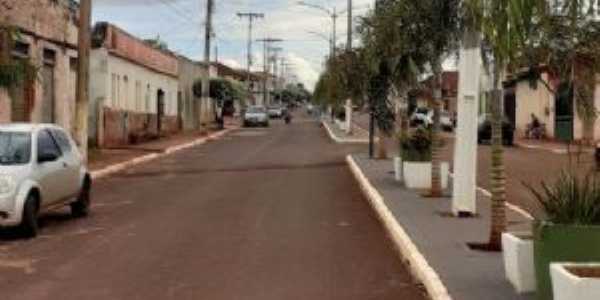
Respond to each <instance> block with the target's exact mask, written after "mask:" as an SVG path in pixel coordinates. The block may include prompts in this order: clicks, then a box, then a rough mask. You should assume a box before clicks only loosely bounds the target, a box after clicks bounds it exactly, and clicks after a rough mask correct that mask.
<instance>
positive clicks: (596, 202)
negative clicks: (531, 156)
mask: <svg viewBox="0 0 600 300" xmlns="http://www.w3.org/2000/svg"><path fill="white" fill-rule="evenodd" d="M525 186H526V187H527V188H528V189H529V190H530V191H531V193H532V194H533V195H534V197H535V199H536V200H537V201H538V203H539V204H540V205H541V206H542V207H543V208H544V211H545V213H546V218H547V220H548V221H550V222H552V223H555V224H565V225H600V178H599V177H598V176H597V175H596V174H595V173H589V174H587V175H586V176H583V177H579V176H577V175H574V174H572V173H568V172H566V171H565V172H562V173H561V174H560V176H559V177H558V179H557V180H556V182H554V183H553V184H547V183H546V182H542V184H541V188H540V189H539V190H538V189H535V188H533V187H532V186H530V185H527V184H525Z"/></svg>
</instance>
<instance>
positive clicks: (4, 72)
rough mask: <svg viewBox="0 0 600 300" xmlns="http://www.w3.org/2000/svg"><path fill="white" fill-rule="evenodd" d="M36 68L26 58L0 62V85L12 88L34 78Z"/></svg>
mask: <svg viewBox="0 0 600 300" xmlns="http://www.w3.org/2000/svg"><path fill="white" fill-rule="evenodd" d="M36 74H37V68H36V67H35V66H33V65H32V64H31V63H29V61H27V60H13V61H11V62H9V63H0V87H2V88H12V87H15V86H18V85H20V84H22V83H23V82H28V81H33V80H35V78H36Z"/></svg>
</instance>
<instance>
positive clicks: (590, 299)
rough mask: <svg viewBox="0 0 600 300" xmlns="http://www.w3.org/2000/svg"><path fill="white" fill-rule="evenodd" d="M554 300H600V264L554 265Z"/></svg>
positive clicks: (552, 271) (551, 267) (551, 270)
mask: <svg viewBox="0 0 600 300" xmlns="http://www.w3.org/2000/svg"><path fill="white" fill-rule="evenodd" d="M550 273H551V275H552V290H553V293H554V300H574V299H577V300H597V299H600V263H592V264H587V263H582V264H578V263H552V264H551V265H550Z"/></svg>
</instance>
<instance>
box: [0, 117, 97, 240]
mask: <svg viewBox="0 0 600 300" xmlns="http://www.w3.org/2000/svg"><path fill="white" fill-rule="evenodd" d="M91 184H92V181H91V177H90V174H89V173H88V171H87V168H86V167H85V164H84V163H83V160H82V157H81V155H80V153H79V150H78V148H77V146H76V145H75V142H74V141H73V139H72V138H71V136H70V135H69V134H68V133H67V132H66V131H65V130H63V129H62V128H60V127H58V126H55V125H50V124H10V125H1V126H0V226H19V228H20V229H21V231H22V234H24V235H25V236H27V237H34V236H36V234H37V231H38V216H39V214H40V213H42V212H44V211H48V210H52V209H55V208H58V207H62V206H64V205H69V206H70V207H71V212H72V213H73V215H75V216H86V215H87V214H88V211H89V207H90V190H91V186H92V185H91Z"/></svg>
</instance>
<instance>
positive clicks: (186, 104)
mask: <svg viewBox="0 0 600 300" xmlns="http://www.w3.org/2000/svg"><path fill="white" fill-rule="evenodd" d="M178 62H179V91H178V93H177V99H178V106H179V109H180V111H181V113H180V115H181V123H182V128H183V130H194V129H200V125H201V124H202V123H203V122H204V123H209V122H210V120H204V121H201V116H202V115H201V114H200V108H201V107H202V105H201V102H200V101H201V99H200V97H197V96H196V95H195V94H194V83H196V82H197V81H198V80H201V79H202V77H203V76H204V75H205V74H206V69H207V68H206V65H204V64H203V63H200V62H197V61H193V60H191V59H189V58H187V57H184V56H179V57H178ZM209 77H210V78H215V77H217V68H216V66H215V65H212V64H211V65H210V70H209ZM204 107H209V108H210V109H211V111H212V104H210V103H209V105H206V106H204ZM206 115H208V116H211V115H212V114H211V113H207V114H206Z"/></svg>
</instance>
